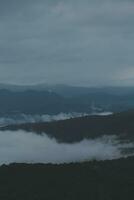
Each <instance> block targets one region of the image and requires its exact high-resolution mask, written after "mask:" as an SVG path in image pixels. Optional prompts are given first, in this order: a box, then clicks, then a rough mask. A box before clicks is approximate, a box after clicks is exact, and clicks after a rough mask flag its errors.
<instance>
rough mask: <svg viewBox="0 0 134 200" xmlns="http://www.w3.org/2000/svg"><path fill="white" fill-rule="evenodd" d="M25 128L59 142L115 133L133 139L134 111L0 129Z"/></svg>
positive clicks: (122, 137) (123, 137)
mask: <svg viewBox="0 0 134 200" xmlns="http://www.w3.org/2000/svg"><path fill="white" fill-rule="evenodd" d="M19 129H22V130H26V131H29V132H31V131H32V132H35V133H38V134H41V133H46V134H48V135H49V136H50V137H55V138H56V139H57V140H58V141H60V142H76V141H80V140H82V139H84V138H96V137H100V136H103V135H117V136H119V138H121V139H129V140H130V141H132V140H134V111H130V112H122V113H117V114H113V115H110V116H87V117H80V118H75V119H69V120H63V121H55V122H50V123H28V124H22V125H10V126H7V127H4V128H1V130H19Z"/></svg>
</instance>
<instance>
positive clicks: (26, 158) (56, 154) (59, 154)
mask: <svg viewBox="0 0 134 200" xmlns="http://www.w3.org/2000/svg"><path fill="white" fill-rule="evenodd" d="M133 146H134V145H133V144H119V142H118V140H117V138H116V136H109V137H108V136H103V137H101V138H98V139H95V140H87V139H85V140H83V141H81V142H79V143H75V144H64V143H60V144H59V143H58V142H57V141H56V139H50V138H49V137H48V136H47V135H45V134H44V135H42V136H41V135H36V134H34V133H27V132H24V131H21V130H20V131H16V132H12V131H5V132H3V131H1V132H0V164H3V163H5V164H9V163H12V162H18V163H20V162H21V163H22V162H25V163H70V162H78V161H86V160H92V159H96V160H105V159H115V158H120V157H123V156H124V155H123V154H122V150H121V149H125V148H129V147H130V148H131V147H133Z"/></svg>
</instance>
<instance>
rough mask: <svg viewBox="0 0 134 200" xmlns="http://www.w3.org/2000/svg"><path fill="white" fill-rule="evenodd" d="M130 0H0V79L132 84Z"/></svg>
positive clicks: (133, 3) (132, 10)
mask: <svg viewBox="0 0 134 200" xmlns="http://www.w3.org/2000/svg"><path fill="white" fill-rule="evenodd" d="M133 53H134V1H133V0H23V1H22V0H0V82H1V83H12V84H37V83H48V84H71V85H81V86H106V85H122V86H124V85H134V56H133Z"/></svg>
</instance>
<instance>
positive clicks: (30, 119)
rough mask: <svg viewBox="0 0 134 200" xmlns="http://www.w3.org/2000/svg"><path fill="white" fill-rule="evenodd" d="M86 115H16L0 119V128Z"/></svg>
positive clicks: (109, 113) (106, 114)
mask: <svg viewBox="0 0 134 200" xmlns="http://www.w3.org/2000/svg"><path fill="white" fill-rule="evenodd" d="M111 114H113V113H112V112H100V113H93V114H91V115H99V116H108V115H111ZM88 115H89V114H87V113H59V114H57V115H47V114H44V115H26V114H20V115H19V114H18V115H12V116H7V117H0V126H1V127H2V126H6V125H10V124H22V123H38V122H52V121H60V120H66V119H71V118H77V117H84V116H88Z"/></svg>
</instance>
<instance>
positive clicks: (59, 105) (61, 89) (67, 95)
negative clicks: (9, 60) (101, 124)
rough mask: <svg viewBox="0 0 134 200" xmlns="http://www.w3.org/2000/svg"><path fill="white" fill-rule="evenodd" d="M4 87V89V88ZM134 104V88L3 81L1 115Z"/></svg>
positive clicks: (120, 108) (92, 110)
mask: <svg viewBox="0 0 134 200" xmlns="http://www.w3.org/2000/svg"><path fill="white" fill-rule="evenodd" d="M2 88H3V89H2ZM132 108H134V90H133V88H81V87H69V86H42V85H40V86H33V87H32V86H31V87H30V86H29V87H28V86H27V87H26V86H25V87H24V86H21V87H19V86H16V87H15V86H11V85H9V86H8V85H7V86H5V85H0V116H2V117H3V116H9V115H10V116H11V115H12V116H14V115H19V114H27V115H42V114H49V115H56V114H59V113H61V112H62V113H72V112H75V113H87V114H92V113H96V112H103V111H111V112H120V111H124V110H128V109H132Z"/></svg>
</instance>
